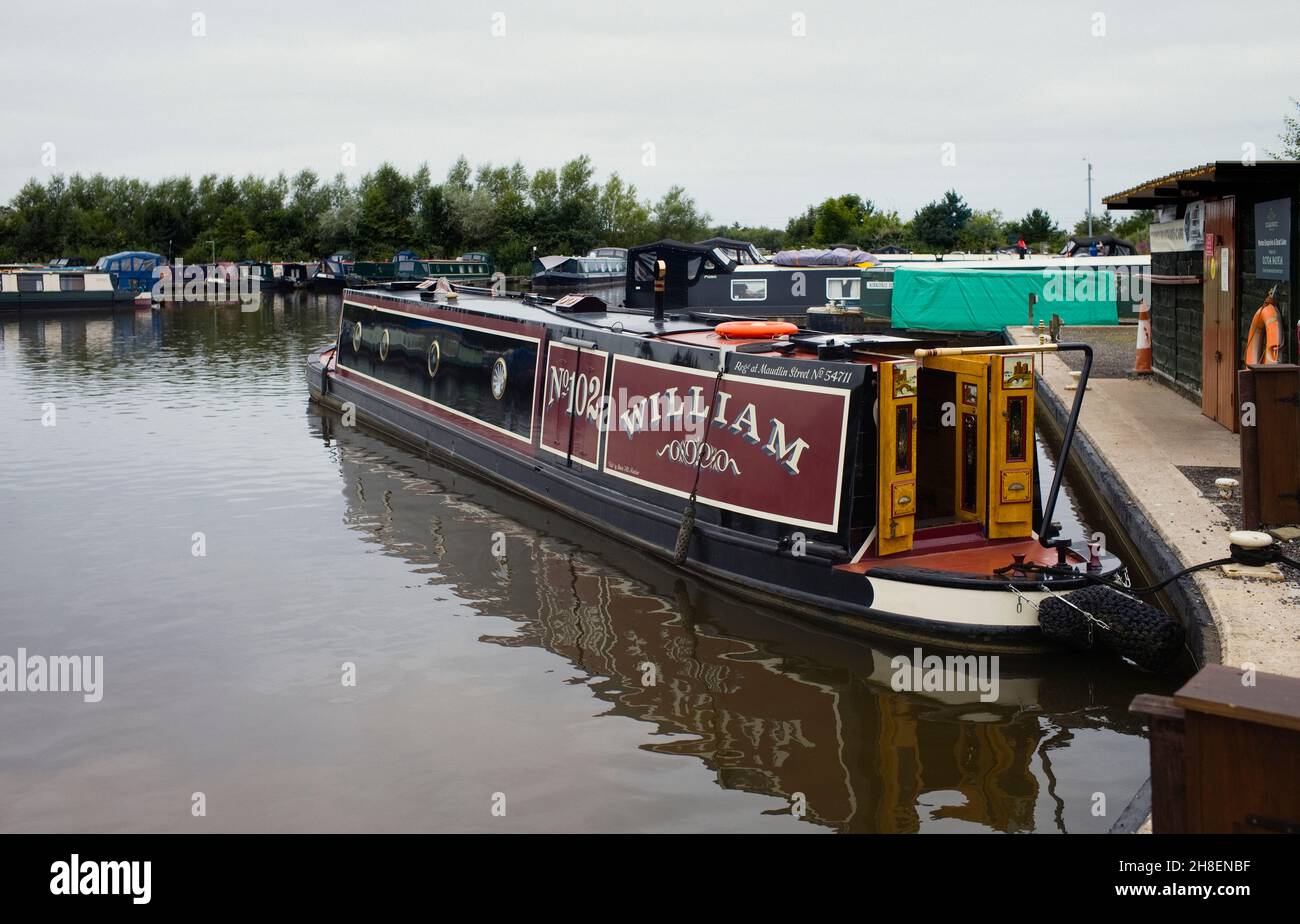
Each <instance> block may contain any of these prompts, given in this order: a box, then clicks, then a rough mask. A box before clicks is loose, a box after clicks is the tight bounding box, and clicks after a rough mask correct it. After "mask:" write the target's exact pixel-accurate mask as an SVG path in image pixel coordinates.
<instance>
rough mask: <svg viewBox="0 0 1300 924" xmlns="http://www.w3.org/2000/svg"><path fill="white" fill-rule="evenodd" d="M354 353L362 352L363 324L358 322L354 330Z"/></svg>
mask: <svg viewBox="0 0 1300 924" xmlns="http://www.w3.org/2000/svg"><path fill="white" fill-rule="evenodd" d="M352 352H353V353H360V352H361V322H360V321H358V322H357V323H356V324H355V325H354V326H353V328H352Z"/></svg>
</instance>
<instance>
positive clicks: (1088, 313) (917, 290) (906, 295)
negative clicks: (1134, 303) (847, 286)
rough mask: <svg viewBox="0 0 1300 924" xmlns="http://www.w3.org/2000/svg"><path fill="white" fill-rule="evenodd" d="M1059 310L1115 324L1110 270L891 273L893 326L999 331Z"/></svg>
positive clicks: (1065, 316)
mask: <svg viewBox="0 0 1300 924" xmlns="http://www.w3.org/2000/svg"><path fill="white" fill-rule="evenodd" d="M1030 293H1033V294H1034V295H1036V296H1038V302H1037V304H1035V305H1034V323H1035V324H1037V323H1038V321H1039V320H1042V321H1044V322H1048V323H1050V322H1051V320H1052V315H1054V314H1059V315H1060V316H1061V320H1062V321H1063V322H1064V323H1066V324H1118V323H1119V316H1118V313H1117V310H1116V295H1117V292H1116V281H1115V274H1114V273H1113V272H1108V271H1105V270H1096V269H1091V268H1089V269H1077V270H1072V269H1062V270H1060V271H1057V270H1052V271H1050V272H1045V271H1043V270H1025V271H1023V272H1022V271H1017V270H967V269H963V270H946V271H944V270H938V271H936V270H919V269H911V268H910V267H899V268H898V269H897V270H896V271H895V272H894V293H893V306H892V311H893V322H892V323H893V326H894V327H898V328H912V329H916V330H1001V329H1002V328H1003V327H1007V326H1009V325H1013V324H1025V323H1026V321H1027V320H1028V319H1029V295H1030Z"/></svg>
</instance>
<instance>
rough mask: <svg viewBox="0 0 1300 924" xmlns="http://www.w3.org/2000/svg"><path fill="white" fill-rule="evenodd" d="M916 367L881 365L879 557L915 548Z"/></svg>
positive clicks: (909, 365) (877, 509) (878, 504)
mask: <svg viewBox="0 0 1300 924" xmlns="http://www.w3.org/2000/svg"><path fill="white" fill-rule="evenodd" d="M916 389H917V364H916V363H915V362H893V363H881V364H880V400H879V413H880V448H879V462H878V466H877V472H878V473H879V477H880V490H879V493H878V494H877V497H878V498H879V500H878V501H877V504H876V549H877V552H876V554H878V555H892V554H894V553H896V552H906V551H907V550H908V549H910V548H911V547H912V533H913V532H914V531H915V529H916Z"/></svg>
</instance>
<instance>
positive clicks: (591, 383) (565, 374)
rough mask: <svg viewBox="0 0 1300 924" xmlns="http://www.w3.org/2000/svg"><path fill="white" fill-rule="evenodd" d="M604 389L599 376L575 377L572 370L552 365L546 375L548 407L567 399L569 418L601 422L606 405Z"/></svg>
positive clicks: (566, 409)
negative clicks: (602, 393) (603, 408)
mask: <svg viewBox="0 0 1300 924" xmlns="http://www.w3.org/2000/svg"><path fill="white" fill-rule="evenodd" d="M603 387H604V386H603V383H602V382H601V380H600V376H598V375H583V374H581V373H579V374H577V375H574V372H573V370H572V369H563V368H561V367H559V366H556V365H554V364H552V365H551V366H550V367H549V368H548V369H547V375H546V406H547V407H548V408H549V407H550V406H551V405H552V404H554V403H555V402H556V401H560V400H563V399H565V398H567V399H568V401H567V403H566V404H565V408H564V413H565V414H566V415H567V416H569V417H573V416H575V415H576V416H578V417H580V418H581V417H586V418H587V419H588V420H592V421H599V419H600V411H601V408H602V407H603V405H604V402H603V401H602V400H601V398H602V395H601V392H602V389H603Z"/></svg>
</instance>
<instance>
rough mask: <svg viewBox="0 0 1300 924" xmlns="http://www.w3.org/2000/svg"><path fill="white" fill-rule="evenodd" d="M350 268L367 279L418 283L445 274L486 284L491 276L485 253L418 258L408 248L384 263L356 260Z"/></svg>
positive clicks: (451, 278) (466, 282) (468, 282)
mask: <svg viewBox="0 0 1300 924" xmlns="http://www.w3.org/2000/svg"><path fill="white" fill-rule="evenodd" d="M350 271H351V272H352V273H353V274H354V275H356V276H359V277H360V278H362V279H364V280H366V281H367V282H372V283H377V284H383V283H388V282H419V281H422V280H425V279H432V278H440V277H444V276H445V277H446V278H447V279H448V280H449V281H451V282H457V283H461V284H463V285H480V284H486V283H488V282H489V281H491V278H492V259H491V257H489V256H488V255H487V254H485V253H477V252H476V253H467V254H462V255H461V256H459V257H456V258H454V259H452V258H444V257H428V258H420V257H417V256H416V255H415V254H414V252H412V251H409V250H404V251H401V252H400V253H398V254H396V255H395V256H394V257H393V259H392V260H391V261H389V262H387V263H377V262H371V261H361V260H358V261H356V262H354V263H353V264H352V265H351V267H350Z"/></svg>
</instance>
